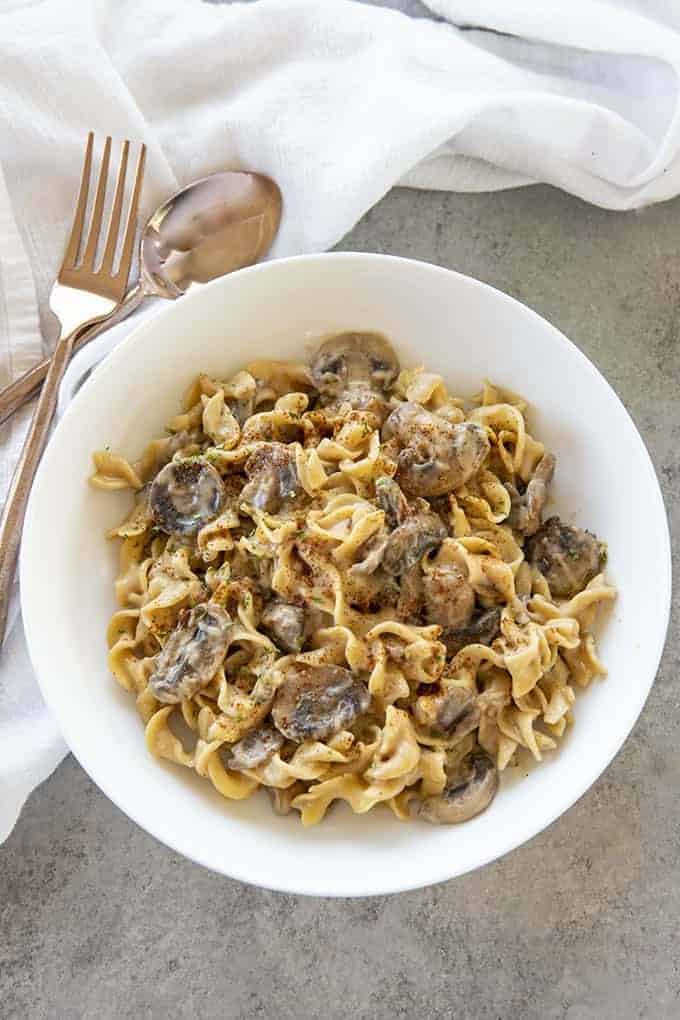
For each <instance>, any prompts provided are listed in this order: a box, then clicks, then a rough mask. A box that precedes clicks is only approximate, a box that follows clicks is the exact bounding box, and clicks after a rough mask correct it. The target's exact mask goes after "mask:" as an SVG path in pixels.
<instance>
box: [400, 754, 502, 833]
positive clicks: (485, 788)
mask: <svg viewBox="0 0 680 1020" xmlns="http://www.w3.org/2000/svg"><path fill="white" fill-rule="evenodd" d="M467 766H468V775H467V776H466V777H465V778H464V780H463V781H462V782H457V781H455V780H454V781H453V783H451V784H450V785H448V784H447V786H446V788H445V789H444V791H443V793H440V794H439V796H437V797H426V798H425V800H423V801H422V802H420V803H419V802H417V801H412V804H413V805H414V813H416V814H417V815H418V817H419V818H422V819H424V821H426V822H432V823H433V824H435V825H451V824H457V823H458V822H467V821H468V819H470V818H474V817H475V815H478V814H481V812H482V811H484V810H485V809H486V808H487V807H488V806H489V804H490V803H491V801H492V800H493V798H494V797H495V795H496V791H497V790H498V770H497V768H496V766H495V765H494V763H493V762H492V761H491V759H490V758H489V757H488V755H486V754H484V753H483V752H481V751H476V752H474V753H473V754H472V755H471V756H470V759H469V761H468V763H467Z"/></svg>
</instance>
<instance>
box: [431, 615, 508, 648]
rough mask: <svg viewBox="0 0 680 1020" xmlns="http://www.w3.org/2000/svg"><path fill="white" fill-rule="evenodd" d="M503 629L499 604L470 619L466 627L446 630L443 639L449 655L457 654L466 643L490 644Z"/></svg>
mask: <svg viewBox="0 0 680 1020" xmlns="http://www.w3.org/2000/svg"><path fill="white" fill-rule="evenodd" d="M500 629H501V611H500V609H499V608H498V606H495V607H494V608H493V609H487V610H485V611H484V612H483V613H480V614H479V616H477V617H475V618H474V619H472V620H470V622H469V623H468V624H467V626H465V627H460V628H457V629H454V630H444V632H443V634H442V636H441V640H442V641H443V642H444V643H445V644H446V651H447V652H448V654H449V655H456V654H457V653H458V652H459V651H460V650H461V648H465V646H466V645H490V644H491V643H492V641H495V639H496V638H497V637H498V635H499V633H500Z"/></svg>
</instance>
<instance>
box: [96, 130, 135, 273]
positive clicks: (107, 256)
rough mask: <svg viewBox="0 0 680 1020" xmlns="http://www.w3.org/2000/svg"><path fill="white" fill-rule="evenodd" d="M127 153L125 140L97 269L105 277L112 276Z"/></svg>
mask: <svg viewBox="0 0 680 1020" xmlns="http://www.w3.org/2000/svg"><path fill="white" fill-rule="evenodd" d="M129 151H130V143H129V141H128V140H127V138H126V139H125V141H124V142H123V145H122V148H121V152H120V163H119V166H118V177H117V179H116V193H115V195H114V199H113V205H112V206H111V218H110V219H109V230H108V233H107V235H106V247H105V249H104V255H103V257H102V264H101V267H100V269H99V272H100V273H105V274H106V275H107V276H111V275H112V269H113V260H114V258H115V255H116V245H117V243H118V231H119V228H120V214H121V210H122V208H123V195H124V194H125V174H126V173H127V161H128V152H129Z"/></svg>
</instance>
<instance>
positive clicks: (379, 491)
mask: <svg viewBox="0 0 680 1020" xmlns="http://www.w3.org/2000/svg"><path fill="white" fill-rule="evenodd" d="M375 496H376V500H377V503H378V506H379V507H380V509H381V510H383V511H384V513H385V524H386V525H387V527H388V528H390V530H393V529H394V528H396V527H398V526H399V525H400V524H403V523H404V521H405V520H406V518H407V517H408V515H409V512H410V510H409V505H408V501H407V499H406V496H405V495H404V493H403V492H402V491H401V489H400V488H399V486H398V484H397V483H396V482H395V480H394V478H389V477H388V476H387V475H382V476H381V477H380V478H376V481H375Z"/></svg>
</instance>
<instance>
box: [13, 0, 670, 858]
mask: <svg viewBox="0 0 680 1020" xmlns="http://www.w3.org/2000/svg"><path fill="white" fill-rule="evenodd" d="M426 2H427V3H428V5H429V7H430V8H431V10H432V12H433V14H435V15H436V16H437V17H438V18H440V19H442V20H440V21H434V20H428V19H418V20H413V19H409V18H407V17H405V16H404V15H402V14H399V13H397V12H394V11H391V10H387V9H385V8H376V7H371V6H365V5H360V4H356V3H351V2H349V0H330V2H329V0H326V2H324V0H258V2H256V3H252V4H234V5H231V6H214V5H208V4H206V3H203V2H201V0H96V2H93V3H90V4H86V3H79V4H74V3H72V0H0V68H1V69H2V73H1V74H0V167H1V171H0V384H5V383H6V382H8V381H9V380H10V379H12V378H15V377H16V376H17V375H18V374H20V373H21V372H22V371H23V370H24V369H25V368H26V367H27V366H28V365H29V364H31V363H32V362H33V361H34V360H36V359H37V358H38V357H40V356H41V354H42V351H43V349H45V350H46V349H48V348H49V343H50V338H51V336H52V335H53V333H52V332H51V326H52V324H51V323H50V320H49V316H48V315H47V314H46V312H45V307H46V298H47V295H48V293H49V287H50V285H51V282H52V280H53V278H54V275H55V272H56V270H57V267H58V264H59V261H60V258H61V254H62V250H63V244H64V238H65V237H66V234H67V231H68V228H69V225H70V219H71V211H72V205H73V201H74V191H75V187H76V183H77V180H78V176H79V172H80V164H81V159H82V150H83V139H84V136H85V133H86V131H87V130H89V129H93V130H95V131H97V132H98V133H101V134H102V135H104V134H109V133H110V134H113V135H114V136H116V137H118V138H122V137H130V138H132V139H134V140H142V139H143V140H144V141H146V143H147V145H148V146H149V159H148V164H147V174H146V182H145V189H144V202H143V209H142V214H143V215H145V214H146V213H147V212H149V211H150V210H151V209H153V208H154V207H155V205H156V204H157V203H158V202H159V201H160V200H161V199H162V198H163V197H165V196H167V195H168V194H170V193H171V192H172V191H174V190H175V189H176V188H177V187H178V186H180V185H181V184H184V183H186V182H189V181H190V180H192V179H195V178H197V177H200V176H202V175H204V174H207V173H210V172H211V171H214V170H218V169H224V168H247V169H255V170H261V171H263V172H265V173H268V174H271V175H272V176H273V177H274V178H275V179H276V180H277V181H278V182H279V184H280V186H281V188H282V191H283V195H284V201H285V212H284V218H283V223H282V226H281V231H280V235H279V238H278V241H277V243H276V246H275V248H274V251H273V252H272V255H273V256H280V255H287V254H293V253H298V252H304V251H320V250H323V249H325V248H329V247H331V246H332V245H333V244H335V243H336V242H337V241H338V240H339V239H340V238H341V237H342V236H343V235H344V234H345V233H346V232H347V231H348V230H349V229H350V228H351V227H352V225H353V224H354V223H355V222H356V221H357V220H358V219H359V217H360V216H361V215H362V214H363V213H364V212H365V211H366V210H367V209H368V208H369V207H370V206H371V205H373V204H374V203H375V202H376V201H377V200H378V199H379V198H380V197H381V196H382V195H384V194H385V192H386V191H387V190H388V189H389V188H391V187H392V186H393V185H395V184H399V183H402V184H404V183H405V184H409V185H413V186H416V187H433V188H448V189H454V190H459V191H481V190H487V189H493V188H502V187H511V186H516V185H520V184H530V183H533V182H536V181H544V182H549V183H551V184H554V185H556V186H558V187H561V188H564V189H566V190H567V191H570V192H572V193H573V194H575V195H578V196H580V197H581V198H583V199H585V200H587V201H590V202H594V203H597V204H599V205H602V206H607V207H609V208H612V209H631V208H634V207H637V206H641V205H644V204H646V203H650V202H655V201H659V200H661V199H665V198H670V197H672V196H673V195H675V194H677V193H678V192H680V159H679V158H678V152H679V149H680V117H679V107H678V69H679V67H680V9H679V8H678V7H677V5H673V4H671V3H669V2H668V0H639V2H638V3H637V4H636V3H635V0H627V2H624V0H620V2H618V3H615V2H610V3H607V2H604V0H602V2H598V0H571V2H570V3H569V4H564V3H563V0H542V2H541V3H540V4H537V3H527V2H526V0H426ZM455 26H460V27H455ZM488 30H490V31H488ZM39 321H40V322H41V323H42V330H43V332H42V336H43V337H46V338H47V340H46V341H45V342H44V341H43V339H42V338H41V333H40V331H39V325H38V324H39ZM123 329H124V327H120V328H118V329H117V331H116V332H115V333H113V332H111V333H110V334H108V335H106V336H105V337H103V338H102V339H101V340H100V341H98V343H97V346H96V347H93V348H92V349H90V350H86V351H84V352H83V354H82V355H81V356H79V359H78V362H77V363H76V365H74V367H73V370H72V371H71V372H70V373H69V378H68V379H67V381H66V385H65V388H64V390H63V391H62V402H63V401H64V400H66V399H68V395H69V393H70V392H71V390H72V389H73V386H74V380H75V379H76V378H77V376H78V375H79V374H80V373H82V370H83V367H85V366H86V365H87V364H89V361H90V360H91V359H92V358H93V357H95V356H96V357H99V356H101V354H102V353H103V352H104V351H105V350H106V349H107V347H109V346H110V345H111V344H112V343H114V342H115V340H116V337H118V336H120V334H121V332H122V331H123ZM25 420H26V418H25V415H23V416H21V417H19V418H17V420H16V421H15V422H14V423H12V425H11V426H9V427H5V428H3V429H1V430H0V486H2V488H0V498H2V495H3V493H4V491H5V489H6V485H7V482H8V479H9V476H10V474H11V471H12V468H13V464H14V461H15V459H16V453H17V450H18V446H19V442H20V439H21V436H22V434H23V429H24V427H25ZM55 583H56V584H58V579H57V580H55ZM15 616H16V614H15ZM65 750H66V749H65V746H64V744H63V743H62V741H61V738H60V737H59V734H58V732H57V730H56V728H55V726H54V724H53V722H52V721H51V719H50V716H49V714H48V712H47V710H46V709H45V707H44V705H43V703H42V701H41V698H40V694H39V692H38V689H37V686H36V683H35V679H34V677H33V675H32V673H31V670H30V666H29V662H28V658H27V653H26V648H25V642H24V639H23V633H22V630H21V625H20V621H19V620H18V619H16V618H15V619H14V626H13V629H12V633H11V636H10V638H9V641H8V645H7V647H6V649H5V651H4V652H3V655H2V658H1V659H0V840H2V839H4V838H5V837H6V835H7V834H8V833H9V831H11V829H12V826H13V825H14V822H15V820H16V817H17V814H18V812H19V810H20V808H21V805H22V803H23V801H24V800H25V798H26V796H27V795H28V793H29V792H30V791H31V789H33V787H34V786H36V785H37V784H38V783H40V782H41V781H42V780H43V779H44V778H45V777H46V776H47V775H49V773H50V772H51V770H52V769H53V768H54V767H55V766H56V764H57V763H58V761H59V760H60V759H61V757H62V756H63V754H64V753H65Z"/></svg>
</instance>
